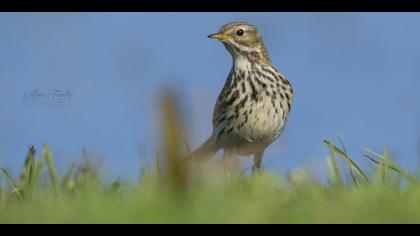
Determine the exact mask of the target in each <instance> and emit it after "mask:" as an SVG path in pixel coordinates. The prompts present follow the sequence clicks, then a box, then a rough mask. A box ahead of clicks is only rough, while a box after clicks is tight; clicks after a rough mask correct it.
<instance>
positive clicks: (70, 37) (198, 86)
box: [0, 13, 420, 179]
mask: <svg viewBox="0 0 420 236" xmlns="http://www.w3.org/2000/svg"><path fill="white" fill-rule="evenodd" d="M230 21H247V22H249V23H252V24H254V25H255V26H257V28H258V29H259V30H260V32H261V34H262V36H263V38H264V40H265V44H266V47H267V48H268V51H269V54H270V57H271V59H272V62H273V64H274V65H275V66H276V67H277V69H278V70H279V71H280V72H282V73H283V74H284V75H285V76H286V77H287V78H288V79H289V81H290V82H291V83H292V84H293V87H294V92H295V94H294V104H293V108H292V112H291V115H290V116H289V122H288V125H287V127H286V129H285V132H284V133H283V135H282V136H280V138H279V139H278V140H277V141H276V142H275V143H274V144H272V145H271V146H270V147H269V148H268V149H267V151H266V155H265V158H264V162H263V164H264V167H265V169H266V170H267V171H268V172H271V173H275V174H282V175H283V174H287V173H289V172H290V171H292V170H296V169H300V168H304V167H310V168H312V169H314V170H315V171H316V172H317V173H319V174H320V176H324V173H326V164H325V156H326V155H327V154H328V149H327V148H326V147H325V146H324V144H323V142H322V140H323V139H333V140H335V141H336V140H337V133H340V134H341V135H342V136H343V138H344V142H345V144H346V147H347V150H348V151H349V152H350V154H351V155H352V156H353V157H354V158H355V160H356V161H360V163H362V166H363V167H365V168H369V166H368V164H367V163H368V162H366V161H364V159H363V158H362V157H361V156H362V154H363V150H362V148H363V147H370V148H372V149H374V150H377V151H381V150H382V149H383V147H384V146H387V147H388V148H389V150H390V152H391V154H392V155H393V158H394V159H395V160H396V161H398V162H399V163H400V164H401V165H402V166H403V167H404V168H406V169H408V170H409V171H415V170H417V168H418V166H419V158H420V106H419V102H420V93H419V87H420V78H419V77H420V43H419V42H420V28H419V27H418V25H419V23H420V14H418V13H246V14H245V13H1V14H0V163H1V165H3V166H4V167H6V168H8V169H9V170H11V172H12V173H14V174H15V175H16V174H18V173H17V171H18V170H19V169H20V167H21V166H22V164H23V162H24V159H25V156H26V153H27V150H28V147H29V145H31V144H33V145H35V146H36V147H37V148H38V150H39V151H41V147H42V144H43V143H44V142H48V143H49V145H50V147H51V149H52V150H53V151H54V155H55V160H56V162H57V164H58V166H59V167H61V168H62V169H65V168H67V167H68V166H69V163H70V162H71V161H73V160H78V159H80V158H81V155H82V148H83V147H86V149H87V150H88V152H89V153H91V154H92V155H94V156H96V157H98V159H101V160H103V163H104V165H105V167H106V171H107V173H108V174H109V176H110V177H121V178H123V179H133V178H137V177H138V174H139V170H140V167H141V166H142V165H143V164H144V163H145V162H146V161H147V158H149V159H151V157H152V156H153V155H154V152H155V149H156V148H159V146H160V137H159V135H160V127H159V125H160V121H161V120H160V118H159V113H158V109H157V106H158V105H159V96H160V95H161V91H162V89H163V88H168V87H169V88H172V89H173V90H174V91H176V94H177V95H178V97H179V101H180V104H181V108H182V117H183V119H184V130H183V131H184V133H185V136H186V137H187V138H188V140H189V142H190V145H191V146H192V147H193V148H195V147H198V145H200V144H201V143H202V142H203V141H204V140H205V139H206V138H207V137H208V136H209V135H210V134H211V131H212V126H211V120H212V112H213V106H214V104H215V101H216V98H217V96H218V95H219V92H220V90H221V89H222V87H223V85H224V83H225V80H226V77H227V74H228V72H229V70H230V67H231V65H232V59H231V57H230V55H229V54H228V52H227V51H226V50H225V48H224V47H223V45H222V44H221V43H220V42H218V41H217V40H210V39H207V38H206V36H207V35H208V34H210V33H215V32H217V31H218V29H219V27H220V26H221V25H223V24H225V23H228V22H230ZM146 157H147V158H146ZM245 160H246V162H245V167H249V166H251V159H250V158H247V159H245ZM364 165H365V166H364Z"/></svg>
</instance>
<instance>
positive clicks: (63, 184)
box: [60, 162, 76, 189]
mask: <svg viewBox="0 0 420 236" xmlns="http://www.w3.org/2000/svg"><path fill="white" fill-rule="evenodd" d="M74 168H76V162H73V163H71V166H70V168H69V169H68V170H67V172H66V174H65V175H64V177H63V180H62V181H61V185H60V186H61V188H62V189H65V188H66V187H67V186H68V184H69V181H70V177H71V175H72V174H73V171H74Z"/></svg>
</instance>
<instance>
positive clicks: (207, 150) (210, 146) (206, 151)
mask: <svg viewBox="0 0 420 236" xmlns="http://www.w3.org/2000/svg"><path fill="white" fill-rule="evenodd" d="M218 150H219V148H218V147H217V145H216V142H215V141H214V139H213V137H210V138H209V139H207V141H206V142H204V143H203V144H201V146H200V147H198V148H197V149H196V150H194V151H193V152H191V153H190V155H189V157H191V158H193V159H195V160H208V159H210V158H212V157H213V156H214V154H216V152H217V151H218Z"/></svg>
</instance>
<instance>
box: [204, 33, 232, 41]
mask: <svg viewBox="0 0 420 236" xmlns="http://www.w3.org/2000/svg"><path fill="white" fill-rule="evenodd" d="M207 37H208V38H212V39H219V40H228V39H232V36H229V35H225V34H220V33H216V34H210V35H209V36H207Z"/></svg>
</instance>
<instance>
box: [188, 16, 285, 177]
mask: <svg viewBox="0 0 420 236" xmlns="http://www.w3.org/2000/svg"><path fill="white" fill-rule="evenodd" d="M208 37H209V38H215V39H219V40H220V41H221V42H222V43H223V44H224V46H225V47H226V49H227V50H228V51H229V53H230V54H231V55H232V58H233V66H232V68H231V70H230V73H229V75H228V78H227V81H226V83H225V85H224V88H223V90H222V92H221V93H220V95H219V97H218V99H217V102H216V105H215V108H214V112H213V134H212V135H211V136H210V137H209V138H208V140H207V141H206V142H205V143H204V144H202V145H201V146H200V147H199V148H198V149H197V150H195V151H194V152H193V153H192V156H193V157H197V158H200V159H206V158H210V157H212V156H214V154H215V153H216V152H217V151H218V150H219V149H223V150H224V156H223V158H224V160H225V161H229V159H230V158H232V157H234V156H236V155H240V156H248V155H254V158H255V159H254V170H261V161H262V158H263V155H264V151H265V149H266V148H267V147H268V146H269V145H270V144H271V143H272V142H273V141H274V140H276V139H277V137H278V136H279V135H280V134H281V133H282V131H283V129H284V127H285V124H286V121H287V117H288V114H289V112H290V109H291V105H292V95H293V89H292V85H291V84H290V83H289V81H288V80H286V78H285V77H284V76H283V75H282V74H280V73H279V72H278V71H277V70H276V68H274V66H273V65H272V64H271V61H270V58H269V56H268V52H267V49H266V48H265V46H264V43H263V40H262V38H261V36H260V33H259V32H258V30H257V29H256V28H255V27H254V26H253V25H251V24H248V23H245V22H233V23H229V24H226V25H224V26H222V27H221V28H220V30H219V32H218V33H216V34H211V35H209V36H208Z"/></svg>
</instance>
